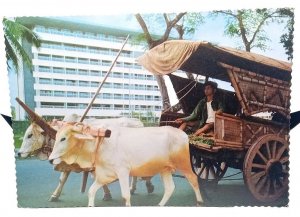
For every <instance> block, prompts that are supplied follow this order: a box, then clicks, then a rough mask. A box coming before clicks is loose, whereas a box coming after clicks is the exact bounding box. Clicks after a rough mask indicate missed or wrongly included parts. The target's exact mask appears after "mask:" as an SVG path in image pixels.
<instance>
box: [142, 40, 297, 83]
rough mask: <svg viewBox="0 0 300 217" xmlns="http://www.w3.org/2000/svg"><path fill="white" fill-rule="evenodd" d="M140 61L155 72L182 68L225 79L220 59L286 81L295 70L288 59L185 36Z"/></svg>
mask: <svg viewBox="0 0 300 217" xmlns="http://www.w3.org/2000/svg"><path fill="white" fill-rule="evenodd" d="M137 61H138V63H139V64H140V65H142V66H143V67H144V68H146V69H147V70H148V71H150V72H152V73H154V74H160V75H167V74H170V73H172V72H175V71H176V70H183V71H186V72H191V73H195V74H199V75H203V76H209V77H212V78H215V79H220V80H223V81H230V80H229V77H228V75H227V72H226V69H225V68H224V67H223V66H221V65H220V63H225V64H227V65H230V66H233V67H237V68H240V69H244V70H248V71H251V72H255V73H257V74H260V75H265V76H269V77H273V78H276V79H280V80H284V81H290V79H291V71H292V70H291V64H290V63H288V62H284V61H280V60H276V59H272V58H269V57H265V56H263V55H259V54H255V53H252V52H251V53H250V52H246V51H242V50H237V49H233V48H228V47H220V46H216V45H213V44H211V43H209V42H199V41H196V42H195V41H186V40H170V41H166V42H164V43H162V44H161V45H159V46H156V47H154V48H153V49H151V50H149V51H146V52H145V54H144V55H142V56H140V57H139V58H138V59H137Z"/></svg>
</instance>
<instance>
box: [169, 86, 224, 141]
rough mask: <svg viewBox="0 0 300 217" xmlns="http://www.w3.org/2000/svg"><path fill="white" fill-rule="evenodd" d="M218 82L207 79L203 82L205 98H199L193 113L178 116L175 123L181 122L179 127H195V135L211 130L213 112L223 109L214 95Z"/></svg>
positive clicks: (213, 119) (213, 118)
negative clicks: (186, 115)
mask: <svg viewBox="0 0 300 217" xmlns="http://www.w3.org/2000/svg"><path fill="white" fill-rule="evenodd" d="M217 88H218V84H217V83H215V82H212V81H207V82H205V84H204V94H205V98H203V99H202V100H200V102H199V103H198V104H197V106H196V108H195V109H194V111H193V113H192V114H191V115H190V116H188V117H185V118H178V119H176V120H175V122H176V123H178V124H181V125H180V127H179V129H181V130H185V129H186V127H187V126H190V127H192V128H193V129H194V128H196V132H195V133H194V135H195V136H199V135H201V134H204V133H210V132H211V131H213V128H214V122H215V114H220V113H222V111H223V104H222V102H221V101H219V100H218V99H216V98H215V97H214V95H215V92H216V90H217Z"/></svg>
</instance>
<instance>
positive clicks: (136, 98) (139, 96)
mask: <svg viewBox="0 0 300 217" xmlns="http://www.w3.org/2000/svg"><path fill="white" fill-rule="evenodd" d="M134 99H135V100H145V98H144V96H143V95H134Z"/></svg>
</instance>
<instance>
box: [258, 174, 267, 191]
mask: <svg viewBox="0 0 300 217" xmlns="http://www.w3.org/2000/svg"><path fill="white" fill-rule="evenodd" d="M267 181H268V177H267V176H263V177H261V179H259V181H258V182H257V183H256V185H255V186H256V190H257V192H260V191H261V189H262V188H263V187H264V186H265V185H266V183H267Z"/></svg>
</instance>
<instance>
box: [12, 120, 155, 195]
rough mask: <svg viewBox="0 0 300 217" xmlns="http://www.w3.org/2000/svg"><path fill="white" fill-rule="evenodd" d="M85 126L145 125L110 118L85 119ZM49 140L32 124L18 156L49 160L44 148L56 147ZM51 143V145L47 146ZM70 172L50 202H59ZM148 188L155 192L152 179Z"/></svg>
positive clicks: (41, 130)
mask: <svg viewBox="0 0 300 217" xmlns="http://www.w3.org/2000/svg"><path fill="white" fill-rule="evenodd" d="M80 118H81V117H80V116H78V115H77V114H71V115H67V116H65V117H64V119H63V121H66V122H78V121H79V120H80ZM84 123H85V124H89V125H91V126H96V127H106V128H107V127H109V126H125V127H143V126H144V125H143V123H142V122H141V121H140V120H139V119H136V118H126V117H121V118H110V119H85V120H84ZM54 128H55V129H56V130H58V128H57V127H55V126H54ZM47 139H48V138H47V137H46V135H45V132H44V130H43V129H42V128H41V127H40V126H39V125H37V124H36V123H34V122H33V123H31V124H30V126H29V127H28V128H27V130H26V131H25V134H24V136H23V142H22V145H21V148H20V150H19V152H18V156H19V157H22V158H27V157H28V156H37V157H38V158H39V159H41V160H46V159H48V155H47V154H46V153H45V152H43V150H42V147H43V146H45V145H47V146H48V147H51V148H53V146H54V142H55V141H54V140H48V141H46V140H47ZM45 143H50V144H45ZM69 174H70V172H62V173H61V176H60V178H59V184H58V186H57V187H56V189H55V191H54V192H53V193H52V195H51V197H50V199H49V201H57V200H58V199H59V197H60V195H61V192H62V189H63V186H64V184H65V182H66V181H67V179H68V176H69ZM136 182H137V179H136V177H134V178H133V181H132V183H131V192H132V193H134V191H135V189H136ZM146 186H147V190H148V192H149V193H150V192H152V191H153V190H154V186H153V185H152V183H151V181H150V179H147V180H146ZM103 190H104V197H103V199H104V200H109V199H111V195H110V191H109V189H108V188H107V186H105V187H104V188H103Z"/></svg>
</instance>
